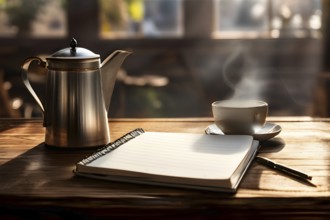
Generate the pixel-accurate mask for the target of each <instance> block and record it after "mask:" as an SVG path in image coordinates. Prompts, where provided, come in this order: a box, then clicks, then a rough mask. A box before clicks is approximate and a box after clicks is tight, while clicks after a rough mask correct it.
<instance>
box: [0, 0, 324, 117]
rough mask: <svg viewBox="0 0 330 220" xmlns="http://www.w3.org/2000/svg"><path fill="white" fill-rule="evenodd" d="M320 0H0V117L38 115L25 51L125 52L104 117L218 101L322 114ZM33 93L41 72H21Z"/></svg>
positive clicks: (205, 112)
mask: <svg viewBox="0 0 330 220" xmlns="http://www.w3.org/2000/svg"><path fill="white" fill-rule="evenodd" d="M329 9H330V0H304V1H301V0H33V1H32V0H0V117H13V118H20V117H25V118H31V117H42V114H41V112H40V111H39V109H38V107H37V105H36V103H35V101H34V100H33V99H32V97H31V95H30V94H29V93H28V92H27V90H26V88H25V87H24V85H23V83H22V80H21V72H20V71H21V70H20V66H21V64H22V62H23V61H24V59H25V58H27V57H29V56H41V57H47V56H49V55H51V54H52V53H54V52H56V51H58V50H60V49H63V48H66V47H69V43H70V40H71V38H72V37H74V38H76V39H77V40H78V45H79V46H80V47H84V48H87V49H89V50H91V51H93V52H94V53H97V54H100V55H101V58H102V60H103V59H105V58H106V57H107V55H108V54H110V53H112V52H113V51H114V50H116V49H124V50H132V51H133V54H132V55H131V56H130V57H128V58H127V59H126V61H125V63H124V65H123V66H122V69H121V70H120V73H119V74H118V79H117V82H116V85H115V90H114V94H113V96H112V101H111V107H110V110H109V117H110V118H116V117H204V116H211V107H210V104H211V103H212V102H213V101H215V100H222V99H242V98H243V99H263V100H265V101H267V102H268V103H269V106H270V109H269V115H271V116H306V115H308V116H322V117H328V116H329V114H330V109H329V107H330V105H329V100H330V99H329V95H330V93H329V92H330V85H329V79H330V62H328V60H329V59H330V57H329V55H330V53H329V50H330V44H329V42H330V41H329V39H330V35H329V26H330V19H329ZM29 77H30V81H31V82H32V84H33V87H34V89H35V90H36V91H37V93H38V95H39V96H40V98H41V99H43V98H44V97H43V94H44V93H45V79H46V73H44V72H38V73H37V72H36V73H31V74H30V75H29Z"/></svg>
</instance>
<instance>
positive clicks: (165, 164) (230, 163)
mask: <svg viewBox="0 0 330 220" xmlns="http://www.w3.org/2000/svg"><path fill="white" fill-rule="evenodd" d="M257 148H258V141H254V140H253V138H252V136H247V135H206V134H189V133H167V132H145V131H144V130H143V129H136V130H134V131H132V132H130V133H128V134H126V135H125V136H123V137H122V138H120V139H118V140H117V141H115V142H112V143H111V144H109V145H107V146H105V147H104V148H102V149H100V150H98V151H97V152H95V153H94V154H92V155H90V156H88V157H86V158H85V159H83V160H82V161H80V162H78V163H77V164H76V169H75V171H74V172H75V174H76V175H80V176H86V177H92V178H101V179H107V180H112V181H124V182H132V183H143V184H153V185H155V184H156V185H165V186H175V187H184V188H196V189H206V190H215V191H228V192H235V191H236V189H237V187H238V184H239V183H240V180H241V179H242V177H243V175H244V173H245V171H246V170H247V168H248V166H249V164H250V163H251V161H252V159H253V158H254V156H255V154H256V151H257Z"/></svg>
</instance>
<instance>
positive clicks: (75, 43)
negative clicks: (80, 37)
mask: <svg viewBox="0 0 330 220" xmlns="http://www.w3.org/2000/svg"><path fill="white" fill-rule="evenodd" d="M77 45H78V42H77V40H76V39H74V38H72V39H71V42H70V47H71V51H72V52H76V47H77Z"/></svg>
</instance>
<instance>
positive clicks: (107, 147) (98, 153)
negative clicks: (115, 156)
mask: <svg viewBox="0 0 330 220" xmlns="http://www.w3.org/2000/svg"><path fill="white" fill-rule="evenodd" d="M143 133H145V131H144V130H143V129H142V128H137V129H135V130H133V131H131V132H129V133H127V134H125V135H124V136H122V137H121V138H119V139H117V140H116V141H114V142H112V143H109V144H107V145H105V146H104V147H102V148H101V149H99V150H98V151H96V152H95V153H93V154H92V155H90V156H88V157H86V158H84V159H83V160H81V161H80V162H79V163H78V164H81V165H87V164H89V163H91V162H92V161H94V160H96V159H97V158H99V157H102V156H103V155H105V154H108V153H109V152H111V151H113V150H115V149H116V148H117V147H120V146H121V145H123V144H124V143H126V142H128V141H130V140H132V139H133V138H135V137H137V136H139V135H141V134H143Z"/></svg>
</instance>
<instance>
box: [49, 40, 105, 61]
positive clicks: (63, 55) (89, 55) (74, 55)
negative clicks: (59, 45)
mask: <svg viewBox="0 0 330 220" xmlns="http://www.w3.org/2000/svg"><path fill="white" fill-rule="evenodd" d="M77 45H78V42H77V40H76V39H74V38H72V39H71V42H70V47H68V48H64V49H62V50H59V51H57V52H55V53H53V54H52V55H51V56H50V57H48V59H53V58H54V59H95V58H100V55H99V54H95V53H93V52H92V51H90V50H88V49H85V48H82V47H77Z"/></svg>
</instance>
